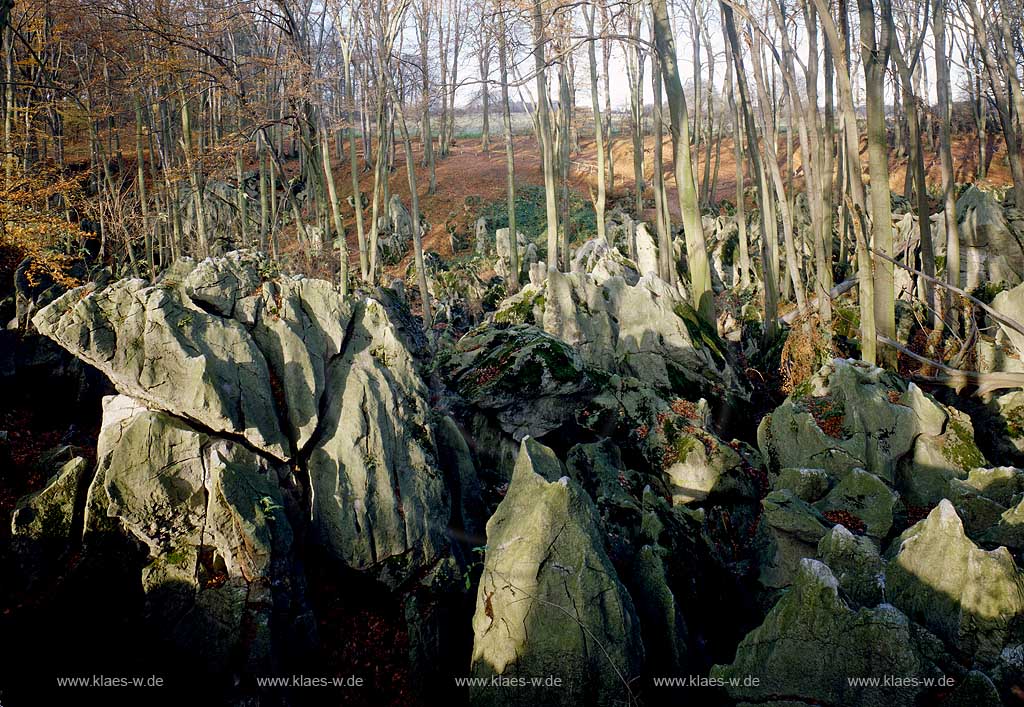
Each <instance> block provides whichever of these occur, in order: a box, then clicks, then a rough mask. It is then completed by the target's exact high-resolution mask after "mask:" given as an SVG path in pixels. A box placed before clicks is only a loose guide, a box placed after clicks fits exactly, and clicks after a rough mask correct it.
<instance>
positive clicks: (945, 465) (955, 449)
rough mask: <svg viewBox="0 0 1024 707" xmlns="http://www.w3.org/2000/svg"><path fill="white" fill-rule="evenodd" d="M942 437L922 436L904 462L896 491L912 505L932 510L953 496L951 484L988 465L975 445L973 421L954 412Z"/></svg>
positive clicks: (948, 409)
mask: <svg viewBox="0 0 1024 707" xmlns="http://www.w3.org/2000/svg"><path fill="white" fill-rule="evenodd" d="M946 412H947V414H948V415H949V417H948V419H947V421H946V425H945V427H944V428H943V432H942V434H938V435H931V434H922V435H921V436H919V437H918V438H917V441H916V443H915V444H914V451H913V453H912V454H911V455H910V456H908V457H907V458H905V459H903V460H901V462H900V465H899V468H898V469H897V472H896V487H897V488H898V489H899V491H900V493H901V494H902V495H903V499H904V502H905V503H907V504H909V505H914V506H923V507H925V508H930V507H932V506H934V505H935V504H936V503H938V502H939V501H940V500H942V499H943V498H948V497H949V495H950V483H951V482H952V481H954V480H957V479H965V478H967V474H968V472H969V471H970V470H971V469H974V468H977V467H980V466H985V465H986V464H987V462H986V461H985V457H984V456H983V455H982V453H981V450H979V449H978V446H977V445H976V444H975V443H974V426H973V425H972V424H971V419H970V418H969V417H968V416H967V415H965V414H964V413H962V412H960V411H959V410H955V409H953V408H947V409H946Z"/></svg>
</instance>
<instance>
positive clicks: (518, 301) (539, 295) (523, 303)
mask: <svg viewBox="0 0 1024 707" xmlns="http://www.w3.org/2000/svg"><path fill="white" fill-rule="evenodd" d="M538 307H539V308H540V309H541V310H543V309H544V293H543V292H540V291H538V292H536V293H534V295H533V296H532V297H530V296H529V293H524V294H521V295H519V296H518V297H516V298H515V299H514V300H513V301H512V302H511V303H510V304H508V305H507V306H506V307H504V308H503V309H499V310H498V311H497V312H495V313H494V321H495V322H497V323H499V324H535V323H536V318H535V317H534V311H535V310H536V309H537V308H538Z"/></svg>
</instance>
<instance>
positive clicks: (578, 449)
mask: <svg viewBox="0 0 1024 707" xmlns="http://www.w3.org/2000/svg"><path fill="white" fill-rule="evenodd" d="M566 468H567V469H568V472H569V476H570V477H571V478H572V479H573V480H574V481H576V482H577V483H578V484H579V485H580V486H582V487H583V488H584V489H586V491H587V493H589V494H590V497H591V498H592V499H594V503H595V504H596V505H597V508H598V510H599V511H601V512H602V516H610V515H612V514H615V515H621V514H631V513H637V514H638V513H640V506H639V505H638V504H637V502H636V500H635V499H634V498H633V497H632V496H631V495H630V494H629V492H628V491H627V488H628V486H629V480H630V479H631V478H632V477H633V476H634V472H632V471H630V470H629V469H627V468H626V466H625V464H624V463H623V461H622V454H621V453H620V451H619V448H618V447H616V446H615V445H614V444H613V443H612V441H611V440H609V439H604V440H601V441H600V442H591V443H589V444H577V445H576V446H575V447H573V448H572V449H570V450H569V453H568V454H567V455H566Z"/></svg>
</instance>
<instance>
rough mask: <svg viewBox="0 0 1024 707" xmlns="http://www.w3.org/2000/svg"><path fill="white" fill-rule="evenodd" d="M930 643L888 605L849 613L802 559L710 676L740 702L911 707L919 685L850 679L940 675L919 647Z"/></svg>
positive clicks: (816, 567) (819, 571) (814, 564)
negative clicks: (785, 587)
mask: <svg viewBox="0 0 1024 707" xmlns="http://www.w3.org/2000/svg"><path fill="white" fill-rule="evenodd" d="M929 638H930V637H929V636H928V635H927V632H925V631H923V630H922V629H920V628H919V627H917V626H916V625H915V624H913V623H912V622H910V621H909V620H908V619H907V617H906V616H905V615H904V614H903V613H902V612H900V611H899V610H898V609H896V608H894V607H892V606H889V605H882V606H880V607H878V608H866V607H865V608H860V609H856V610H854V609H853V608H851V607H850V606H849V605H848V604H847V603H846V602H845V601H844V600H843V599H842V597H840V595H839V582H838V581H837V579H836V577H835V576H834V575H833V573H832V571H831V570H830V569H829V568H828V566H827V565H825V564H823V563H821V562H819V561H817V560H814V559H810V558H808V559H804V560H802V561H801V562H800V564H799V567H798V571H797V573H796V577H795V579H794V582H793V586H792V588H791V589H790V590H789V591H788V592H787V593H786V594H785V596H783V597H782V599H781V600H780V601H779V602H778V603H777V604H776V605H775V606H774V607H773V608H772V609H771V611H769V612H768V615H767V616H766V617H765V620H764V623H762V624H761V625H760V626H759V627H757V628H756V629H754V630H753V631H751V632H750V633H749V634H748V635H747V637H746V638H744V639H743V641H742V642H741V643H740V645H739V647H738V648H737V649H736V658H735V660H734V661H733V662H732V663H731V664H729V665H716V666H714V667H713V668H712V669H711V676H712V677H713V678H721V679H722V680H724V681H725V689H726V691H727V692H728V693H729V696H730V697H731V698H732V699H734V700H736V701H738V702H744V703H746V702H751V703H756V704H759V705H773V706H776V707H784V706H787V707H788V706H790V705H795V704H827V705H845V706H847V707H868V706H871V707H876V706H877V707H883V706H885V705H896V704H901V705H909V704H914V703H915V700H916V699H917V697H918V696H919V695H920V694H921V693H922V692H923V691H924V689H925V688H924V686H923V685H922V683H921V681H920V680H919V681H918V682H917V684H916V685H915V684H906V683H904V684H901V685H898V686H893V687H862V686H859V685H855V684H852V683H851V680H850V678H877V677H879V676H883V675H896V676H908V677H909V676H914V677H917V678H932V679H937V678H939V677H941V676H942V673H941V672H940V671H939V670H938V669H937V668H936V667H935V665H934V664H933V663H932V662H931V661H930V660H929V659H928V658H927V657H926V656H927V651H925V650H922V644H927V643H928V641H929ZM747 678H749V679H747ZM753 678H757V682H756V684H754V680H753ZM733 679H735V684H733V682H732V680H733Z"/></svg>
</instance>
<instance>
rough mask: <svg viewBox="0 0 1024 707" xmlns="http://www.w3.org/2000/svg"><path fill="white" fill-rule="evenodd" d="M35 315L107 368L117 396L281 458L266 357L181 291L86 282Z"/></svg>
mask: <svg viewBox="0 0 1024 707" xmlns="http://www.w3.org/2000/svg"><path fill="white" fill-rule="evenodd" d="M33 321H34V323H35V325H36V327H37V328H38V329H39V331H40V332H41V333H43V334H45V335H46V336H49V337H50V338H51V339H53V340H55V341H56V342H57V343H58V344H60V345H61V346H63V347H64V348H65V349H67V350H68V351H70V352H71V353H72V354H74V355H75V356H77V357H78V358H80V359H82V360H84V361H86V362H87V363H90V364H92V365H93V366H95V367H96V368H98V369H100V370H101V371H102V372H103V373H105V374H106V375H107V377H108V378H110V380H111V382H112V383H113V384H114V387H116V388H117V390H118V392H120V393H123V394H125V395H130V396H132V397H134V398H136V399H137V400H140V401H143V402H145V403H146V404H147V405H149V406H150V407H152V408H153V409H156V410H163V411H165V412H168V413H170V414H173V415H176V416H179V417H182V418H184V419H188V420H194V421H195V422H196V423H197V424H200V425H202V426H204V427H207V428H210V429H211V430H213V431H215V432H219V433H222V434H229V435H231V434H233V435H238V436H241V437H244V438H245V439H246V440H247V441H248V442H249V443H250V444H252V445H253V446H254V447H256V448H258V449H260V450H261V451H264V452H266V453H268V454H270V455H271V456H273V457H275V458H277V459H280V460H284V459H286V458H287V457H288V456H289V448H290V445H289V442H288V440H287V439H286V437H285V435H284V434H283V433H282V431H281V427H280V424H279V422H278V417H277V406H276V403H275V399H274V393H273V391H272V389H271V384H270V373H269V370H268V368H267V362H266V359H265V358H264V356H263V353H262V352H261V351H260V350H259V349H258V348H257V347H256V344H255V343H254V342H253V340H252V338H251V337H250V336H249V333H248V332H247V331H246V329H245V327H244V326H242V324H240V323H239V322H238V321H236V320H233V319H229V318H225V317H222V316H218V315H216V314H210V313H208V312H206V311H204V310H203V309H200V308H199V307H197V306H195V305H194V304H192V302H191V300H189V299H187V298H186V297H184V295H183V294H182V292H181V291H180V290H179V289H177V288H171V287H167V286H160V285H155V286H150V285H147V284H146V283H145V282H144V281H143V280H121V281H119V282H117V283H115V284H112V285H110V286H109V287H106V288H104V289H101V290H94V289H93V288H92V287H91V286H90V285H86V286H83V287H79V288H76V289H73V290H70V291H68V292H67V293H66V294H64V295H63V296H61V297H60V298H59V299H57V300H56V301H54V302H53V303H52V304H50V305H49V306H47V307H46V308H45V309H43V310H42V311H40V312H39V313H38V314H37V315H36V317H35V319H34V320H33Z"/></svg>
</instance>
